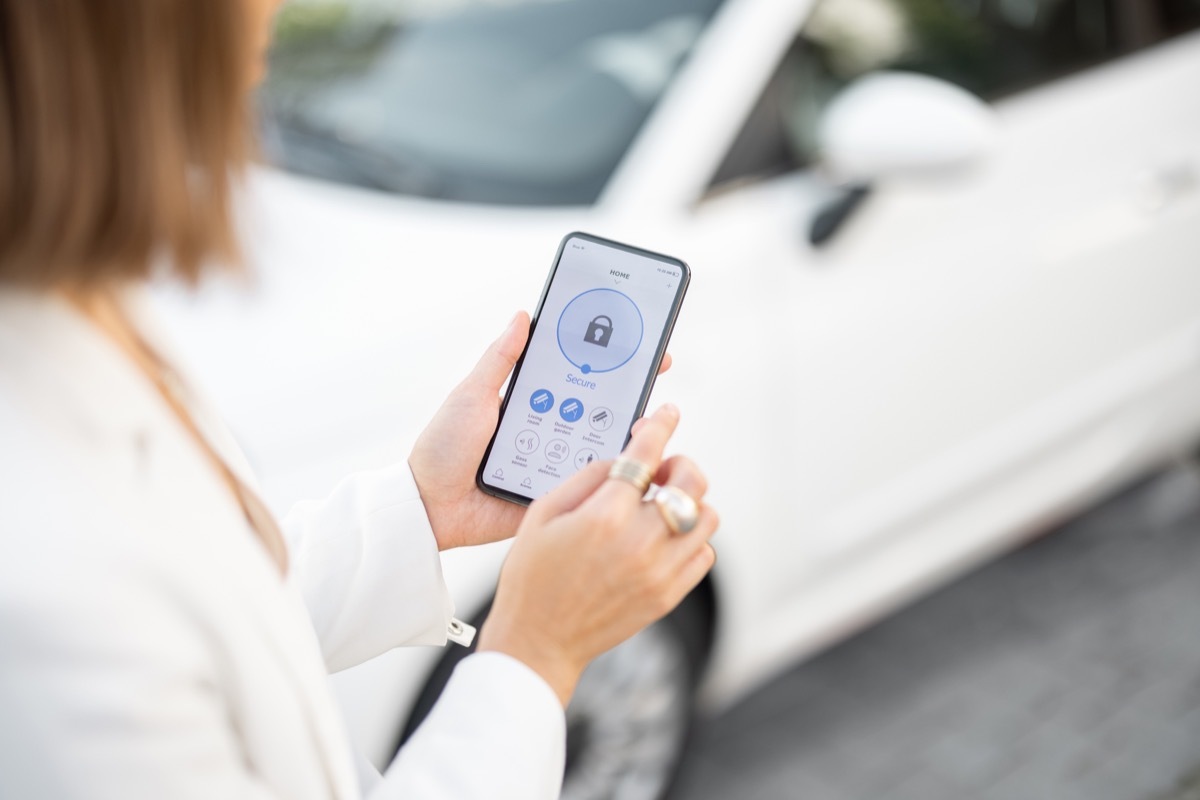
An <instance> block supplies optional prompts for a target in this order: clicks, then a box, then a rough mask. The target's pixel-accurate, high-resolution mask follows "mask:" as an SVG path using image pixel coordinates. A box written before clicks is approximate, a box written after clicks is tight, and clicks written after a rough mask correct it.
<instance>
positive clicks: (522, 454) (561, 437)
mask: <svg viewBox="0 0 1200 800" xmlns="http://www.w3.org/2000/svg"><path fill="white" fill-rule="evenodd" d="M690 281H691V269H690V268H689V267H688V265H687V264H685V263H684V262H682V261H680V260H679V259H678V258H672V257H671V256H665V255H662V254H661V253H652V252H650V251H649V250H642V249H641V248H638V247H631V246H630V245H627V244H621V243H619V242H614V241H611V240H608V239H602V238H600V237H599V236H592V235H590V234H586V233H569V234H567V236H566V237H565V238H564V239H563V240H562V243H561V244H560V245H559V246H558V255H557V256H555V258H554V266H553V267H551V269H550V277H548V278H547V279H546V286H545V288H544V289H543V290H542V299H541V300H539V301H538V307H537V311H536V312H535V313H534V317H533V325H532V327H531V329H530V332H529V341H528V343H526V345H525V352H524V353H522V354H521V358H520V360H519V361H517V365H516V368H515V369H514V370H513V374H512V379H511V380H510V381H509V384H508V392H507V393H506V394H505V396H504V403H503V405H502V406H501V407H500V422H499V424H498V425H497V427H496V433H495V434H493V436H492V441H491V442H490V443H489V444H488V448H487V452H486V453H484V456H483V462H482V463H481V464H480V465H479V472H478V473H477V474H476V477H475V481H476V483H478V484H479V488H480V489H482V490H483V491H485V492H487V493H488V494H491V495H495V496H496V497H502V498H504V499H505V500H511V501H512V502H514V503H521V504H523V505H528V504H529V503H530V502H532V501H533V500H536V499H538V498H539V497H541V496H542V495H544V494H546V493H547V492H549V491H551V490H552V489H554V488H555V487H556V486H558V485H559V484H560V483H562V482H563V481H565V480H566V479H567V478H568V477H570V476H571V475H572V474H574V473H575V472H576V471H578V470H580V469H582V468H583V467H585V466H587V465H588V464H590V463H591V462H592V461H596V460H598V459H609V458H615V457H616V456H617V455H619V454H620V452H621V451H622V450H623V449H624V448H625V445H626V443H627V442H628V441H629V431H630V429H631V428H632V427H633V423H634V422H635V421H636V420H637V419H638V418H640V417H641V416H642V414H643V413H644V412H645V410H646V403H647V402H648V401H649V399H650V390H651V389H652V388H653V387H654V379H655V378H656V377H657V376H658V369H659V366H660V364H661V363H662V359H663V355H664V354H665V353H666V352H667V341H668V340H669V339H670V338H671V331H672V329H674V327H675V320H676V318H677V317H678V316H679V309H680V306H682V305H683V297H684V295H685V294H686V293H687V287H688V283H689V282H690Z"/></svg>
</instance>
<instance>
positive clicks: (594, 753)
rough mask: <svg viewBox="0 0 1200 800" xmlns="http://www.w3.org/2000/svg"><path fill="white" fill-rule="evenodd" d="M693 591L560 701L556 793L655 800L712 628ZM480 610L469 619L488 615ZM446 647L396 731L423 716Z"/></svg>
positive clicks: (433, 696)
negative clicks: (560, 775)
mask: <svg viewBox="0 0 1200 800" xmlns="http://www.w3.org/2000/svg"><path fill="white" fill-rule="evenodd" d="M706 589H707V587H703V588H702V590H698V591H696V592H693V593H692V595H690V596H689V597H688V598H687V599H686V600H684V602H683V603H681V604H680V606H679V607H678V608H677V609H675V611H673V612H672V613H671V614H670V615H668V616H667V617H666V618H664V619H662V620H660V621H659V622H657V623H655V624H653V625H651V626H650V627H648V628H646V629H645V630H643V631H641V632H640V633H638V634H637V635H636V636H634V637H633V638H631V639H629V640H628V641H626V642H624V643H622V644H620V645H618V646H617V647H615V648H613V649H612V650H610V651H609V652H607V653H605V654H603V655H602V656H600V657H599V658H597V659H596V660H595V661H594V662H593V663H592V664H591V666H589V667H588V669H587V671H585V672H584V675H583V678H582V679H581V680H580V682H579V687H578V688H577V689H576V692H575V695H574V697H573V698H572V700H571V705H570V707H568V709H567V766H566V774H565V775H564V779H563V792H562V796H561V797H562V800H661V798H664V797H666V795H667V793H668V791H669V789H670V787H671V784H672V783H673V782H674V780H675V776H676V773H677V772H678V769H679V766H680V763H681V762H682V759H683V754H684V751H685V749H686V746H687V744H688V741H689V738H690V734H691V729H692V721H693V716H694V713H693V700H694V696H695V690H696V685H697V682H698V680H699V678H700V675H701V672H702V669H703V664H704V661H705V659H706V657H707V653H708V647H709V641H710V637H711V628H712V602H711V595H709V594H708V593H707V591H705V590H706ZM487 610H488V609H484V611H483V612H482V613H480V614H479V615H478V618H477V619H476V620H474V622H475V623H476V624H477V625H478V624H480V623H481V622H482V621H483V620H484V619H485V618H486V616H487ZM473 651H474V648H473V647H472V648H465V647H449V648H447V650H446V652H445V654H444V655H443V656H442V658H441V659H440V660H439V661H438V664H437V666H436V667H435V668H434V669H433V671H432V672H431V673H430V675H429V678H428V680H427V681H426V683H425V686H424V687H423V689H422V690H421V693H420V695H419V696H418V698H417V701H416V703H415V705H414V706H413V710H412V713H411V714H410V715H409V719H408V721H407V723H406V724H405V726H404V730H403V733H402V734H401V736H400V741H399V744H398V745H397V747H396V750H397V751H398V750H399V748H400V747H402V746H403V745H404V743H405V742H406V741H408V739H409V737H410V736H412V734H413V733H414V732H415V731H416V729H417V728H418V726H420V724H421V722H422V721H424V719H425V717H426V716H428V714H429V712H430V711H431V710H432V708H433V706H434V704H435V703H436V702H437V699H438V697H439V696H440V695H441V693H442V690H443V689H444V688H445V686H446V683H447V682H448V681H449V680H450V675H451V674H452V673H453V672H454V668H455V666H456V665H457V664H458V662H460V661H462V660H463V659H464V658H466V657H467V656H469V655H470V654H471V653H472V652H473Z"/></svg>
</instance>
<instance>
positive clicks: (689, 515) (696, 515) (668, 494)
mask: <svg viewBox="0 0 1200 800" xmlns="http://www.w3.org/2000/svg"><path fill="white" fill-rule="evenodd" d="M654 504H655V505H656V506H658V511H659V513H660V514H662V517H663V519H664V520H666V522H667V527H668V528H670V529H671V531H672V532H673V533H689V532H691V530H692V529H693V528H695V527H696V523H697V522H699V521H700V506H699V505H698V504H697V503H696V501H695V500H694V499H692V496H691V495H689V494H688V493H687V492H685V491H684V490H683V489H680V488H679V487H678V486H661V487H659V489H658V491H657V492H655V493H654Z"/></svg>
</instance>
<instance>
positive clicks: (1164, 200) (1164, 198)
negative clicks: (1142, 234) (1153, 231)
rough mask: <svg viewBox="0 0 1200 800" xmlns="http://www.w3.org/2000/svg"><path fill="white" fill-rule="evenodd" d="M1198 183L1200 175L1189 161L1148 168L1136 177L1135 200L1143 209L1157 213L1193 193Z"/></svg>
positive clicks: (1199, 183)
mask: <svg viewBox="0 0 1200 800" xmlns="http://www.w3.org/2000/svg"><path fill="white" fill-rule="evenodd" d="M1198 185H1200V175H1197V171H1196V166H1195V165H1194V164H1191V163H1189V162H1180V163H1177V164H1172V165H1170V166H1166V167H1157V168H1153V169H1146V170H1143V171H1142V172H1140V173H1138V174H1137V175H1136V176H1135V177H1134V181H1133V201H1134V204H1135V205H1137V207H1138V208H1140V209H1142V210H1143V211H1145V212H1147V213H1150V214H1157V213H1159V212H1160V211H1164V210H1165V209H1167V208H1168V207H1169V206H1171V205H1172V204H1174V203H1176V202H1178V201H1179V200H1180V199H1182V198H1183V197H1186V196H1187V195H1190V194H1193V193H1194V192H1195V191H1196V188H1197V186H1198Z"/></svg>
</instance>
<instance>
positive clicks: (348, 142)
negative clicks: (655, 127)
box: [260, 0, 720, 205]
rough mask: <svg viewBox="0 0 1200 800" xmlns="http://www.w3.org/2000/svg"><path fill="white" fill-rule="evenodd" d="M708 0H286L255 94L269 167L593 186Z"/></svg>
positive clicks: (370, 182) (447, 187) (477, 193)
mask: <svg viewBox="0 0 1200 800" xmlns="http://www.w3.org/2000/svg"><path fill="white" fill-rule="evenodd" d="M719 4H720V0H653V1H651V0H338V1H333V0H292V2H290V3H289V4H288V5H287V6H285V8H284V9H283V11H282V12H281V14H280V18H279V25H278V30H277V34H276V40H275V45H274V48H273V50H272V53H271V57H270V72H269V78H268V80H267V82H266V83H265V84H264V86H263V89H262V91H261V95H260V101H261V102H260V105H261V109H262V117H263V140H264V148H265V149H266V151H267V155H268V157H269V158H270V159H271V160H272V161H274V162H275V163H276V164H278V165H280V166H282V167H284V168H285V169H290V170H293V171H295V172H300V173H304V174H308V175H313V176H317V177H321V178H325V179H328V180H333V181H339V182H343V183H350V184H355V185H359V186H367V187H371V188H376V189H382V190H385V191H390V192H396V193H400V194H409V195H420V196H425V197H437V198H445V199H451V200H459V201H467V202H478V203H503V204H527V205H585V204H590V203H593V202H594V201H595V200H596V198H597V197H598V196H599V194H600V191H601V190H602V189H603V187H604V185H605V183H606V182H607V181H608V178H609V176H610V175H611V173H612V172H613V170H614V169H615V168H616V166H617V164H618V163H619V162H620V160H621V157H622V156H623V154H624V153H625V151H626V149H628V147H629V145H630V143H631V142H632V141H633V138H634V137H635V136H636V134H637V132H638V130H639V128H640V127H641V126H642V124H643V122H644V121H645V119H646V117H647V116H648V114H649V113H650V110H651V108H652V107H653V105H654V103H655V102H656V101H657V100H658V98H659V97H660V96H661V95H662V94H663V92H664V90H665V89H666V87H667V85H668V83H669V82H670V80H671V78H672V76H673V75H674V74H675V72H676V70H677V69H678V67H679V65H680V63H681V62H682V60H683V59H684V58H685V57H686V55H687V54H688V53H689V52H690V50H691V48H692V46H693V44H694V43H695V42H696V40H697V38H698V37H699V35H700V33H701V31H702V30H703V29H704V27H705V25H706V24H707V22H708V20H709V19H710V18H711V16H712V14H713V12H714V11H715V9H716V7H717V6H718V5H719Z"/></svg>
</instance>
